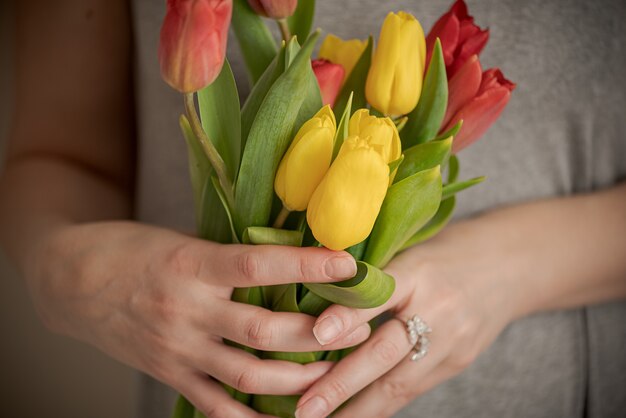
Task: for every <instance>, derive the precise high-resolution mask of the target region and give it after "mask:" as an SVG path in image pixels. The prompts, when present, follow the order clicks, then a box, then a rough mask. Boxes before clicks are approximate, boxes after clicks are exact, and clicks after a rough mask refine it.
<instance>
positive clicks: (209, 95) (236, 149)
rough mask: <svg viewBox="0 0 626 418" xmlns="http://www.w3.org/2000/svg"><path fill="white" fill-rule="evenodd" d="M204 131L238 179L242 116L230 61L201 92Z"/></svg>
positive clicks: (232, 174) (231, 172) (232, 177)
mask: <svg viewBox="0 0 626 418" xmlns="http://www.w3.org/2000/svg"><path fill="white" fill-rule="evenodd" d="M198 107H199V109H200V119H201V120H202V128H203V129H204V132H206V134H207V135H208V137H209V138H210V139H211V142H213V144H214V145H215V148H216V149H217V152H219V154H220V155H221V157H222V159H223V160H224V164H226V169H227V170H228V174H230V178H231V179H234V178H235V176H236V175H237V169H238V168H239V156H240V155H241V114H240V111H239V94H238V93H237V85H236V84H235V77H234V76H233V72H232V70H231V68H230V64H229V63H228V61H227V60H226V61H224V65H223V66H222V71H221V72H220V75H219V76H218V77H217V78H216V79H215V81H214V82H213V83H211V84H209V85H208V86H207V87H205V88H203V89H202V90H200V91H199V92H198Z"/></svg>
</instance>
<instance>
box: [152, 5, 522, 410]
mask: <svg viewBox="0 0 626 418" xmlns="http://www.w3.org/2000/svg"><path fill="white" fill-rule="evenodd" d="M314 7H315V1H314V0H300V1H299V2H298V1H297V0H248V1H246V0H168V2H167V15H166V17H165V21H164V23H163V27H162V31H161V43H160V47H159V60H160V64H161V71H162V74H163V77H164V79H165V80H166V81H167V83H168V84H170V85H171V86H172V87H174V88H175V89H177V90H179V91H180V92H182V93H183V95H184V106H185V114H184V115H182V116H181V117H180V126H181V128H182V131H183V134H184V137H185V139H186V142H187V145H188V150H189V162H190V172H191V181H192V185H193V191H194V197H195V209H196V218H197V232H198V235H199V236H200V237H202V238H205V239H209V240H213V241H218V242H222V243H245V244H255V245H263V244H273V245H292V246H324V247H327V248H329V249H331V250H346V251H348V252H349V253H350V254H351V255H352V256H353V257H354V258H355V259H356V260H357V266H358V268H357V274H356V276H355V277H353V278H351V279H349V280H346V281H343V282H339V283H331V284H299V283H293V284H289V285H281V286H266V287H257V288H245V289H235V291H234V293H233V296H232V298H233V299H234V300H236V301H239V302H243V303H249V304H254V305H258V306H263V307H265V308H268V309H271V310H274V311H287V312H302V313H306V314H310V315H319V314H320V313H321V312H322V311H323V310H324V309H325V308H327V307H328V306H329V305H330V304H333V303H336V304H342V305H345V306H350V307H355V308H371V307H375V306H380V305H381V304H383V303H385V302H386V301H387V300H388V298H389V297H390V296H391V294H392V293H393V291H394V279H393V278H392V277H390V276H389V275H387V274H386V273H384V272H383V271H382V268H383V267H385V265H386V264H387V263H388V262H389V260H391V259H392V258H393V257H394V255H395V254H397V253H398V252H399V251H402V250H403V249H405V248H407V247H409V246H412V245H415V244H418V243H420V242H423V241H425V240H427V239H429V238H430V237H432V236H433V235H435V234H436V233H437V232H439V231H440V230H441V229H442V228H443V227H444V226H445V225H446V223H447V222H448V221H449V219H450V218H451V215H452V212H453V209H454V206H455V194H456V193H458V192H460V191H461V190H464V189H466V188H468V187H470V186H473V185H475V184H478V183H480V182H481V181H482V180H483V178H482V177H481V178H474V179H470V180H465V181H457V175H458V173H459V163H458V159H457V158H456V156H455V155H456V153H457V152H458V151H460V150H461V149H463V148H464V147H466V146H468V145H469V144H471V143H472V142H473V141H475V140H476V139H477V138H478V137H480V136H481V135H482V134H483V133H484V132H485V130H486V129H487V128H488V127H489V126H490V125H491V124H492V123H493V122H494V121H495V120H496V119H497V117H498V116H499V115H500V113H501V112H502V110H503V109H504V107H505V105H506V104H507V102H508V100H509V97H510V94H511V91H512V90H513V88H514V87H515V86H514V84H512V83H511V82H509V81H507V80H506V79H505V78H504V77H503V76H502V73H501V72H500V71H499V70H497V69H490V70H487V71H484V72H483V71H482V69H481V66H480V63H479V61H478V58H477V55H478V54H479V53H480V51H481V50H482V49H483V47H484V46H485V44H486V42H487V39H488V35H489V34H488V31H486V30H481V29H480V28H479V27H478V26H476V25H475V24H474V21H473V18H472V17H471V16H469V14H468V12H467V7H466V5H465V3H464V2H463V1H462V0H458V1H457V2H456V3H454V5H453V6H452V8H451V9H450V11H449V12H448V13H446V14H445V15H444V16H442V17H441V18H440V19H439V21H437V23H436V24H435V25H434V27H433V29H432V31H431V32H430V34H429V35H428V36H426V37H425V36H424V32H423V30H422V27H421V26H420V23H419V22H418V20H417V19H416V18H415V17H413V16H412V15H411V14H409V13H405V12H399V13H389V14H388V15H387V17H386V18H385V20H384V23H383V25H382V29H381V31H380V36H379V37H378V40H377V43H376V46H375V45H374V40H373V38H372V37H370V38H369V39H367V40H357V39H354V40H347V41H344V40H342V39H339V38H338V37H336V36H333V35H328V36H327V37H326V38H325V39H324V41H323V42H322V44H321V47H320V52H319V58H318V59H315V60H311V54H312V52H313V50H314V47H315V44H316V42H317V41H318V38H319V35H320V32H319V30H318V31H314V32H313V33H310V30H311V27H312V18H313V15H314ZM267 18H269V19H267ZM271 19H273V20H275V21H276V22H277V24H278V26H279V28H280V32H281V34H282V38H283V39H282V41H280V42H277V41H276V40H275V39H274V37H273V36H272V34H271V32H270V31H269V29H268V27H267V24H268V23H269V22H271ZM231 23H232V28H233V30H234V33H235V35H236V37H237V40H238V42H239V46H240V48H241V52H242V55H243V58H244V61H245V64H246V67H247V70H248V75H249V81H250V83H251V85H252V89H251V92H250V94H249V96H248V97H247V99H246V100H245V103H244V104H243V106H240V103H239V95H238V90H237V85H236V82H235V79H234V77H233V73H232V71H231V68H230V66H229V64H228V62H227V61H226V60H225V58H224V57H225V50H226V40H227V33H228V29H229V26H231ZM196 97H197V103H196ZM442 168H445V169H446V172H447V173H446V174H447V175H446V178H445V180H444V179H442ZM232 344H233V345H236V344H235V343H232ZM241 348H242V349H244V350H247V351H249V352H251V353H253V354H255V355H257V356H260V357H262V358H269V359H281V360H289V361H295V362H300V363H308V362H314V361H318V360H338V359H341V358H342V357H343V356H345V355H346V354H347V352H348V351H349V350H341V351H332V352H311V353H279V352H259V351H258V350H253V349H251V348H248V347H241ZM227 389H228V390H229V391H230V392H231V394H232V395H233V396H234V397H236V398H237V399H238V400H240V401H241V402H244V403H246V404H248V405H250V406H251V407H252V408H254V409H256V410H257V411H260V412H263V413H268V414H272V415H277V416H281V417H283V416H284V417H290V416H293V412H294V410H295V404H296V402H297V397H294V396H268V395H248V394H245V393H241V392H238V391H237V390H235V389H234V388H227ZM194 414H197V415H194ZM198 415H200V414H199V412H196V411H195V410H194V408H193V406H192V405H191V404H189V403H188V402H187V401H186V400H185V399H184V398H182V397H181V398H180V399H179V402H178V404H177V406H176V409H175V412H174V416H175V417H192V416H196V417H197V416H198Z"/></svg>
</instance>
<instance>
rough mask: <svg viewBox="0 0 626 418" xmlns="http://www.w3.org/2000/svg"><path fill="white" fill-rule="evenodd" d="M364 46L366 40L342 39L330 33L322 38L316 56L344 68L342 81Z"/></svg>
mask: <svg viewBox="0 0 626 418" xmlns="http://www.w3.org/2000/svg"><path fill="white" fill-rule="evenodd" d="M366 46H367V41H362V40H360V39H350V40H347V41H344V40H343V39H341V38H339V37H337V36H335V35H332V34H331V35H328V36H326V38H324V42H322V46H321V47H320V53H319V54H318V56H319V58H322V59H325V60H328V61H330V62H332V63H333V64H339V65H341V66H342V67H343V69H344V70H345V75H344V76H343V82H345V81H346V79H347V78H348V76H349V75H350V73H351V72H352V70H353V69H354V66H355V65H356V63H357V61H358V60H359V58H360V57H361V54H363V51H364V50H365V47H366Z"/></svg>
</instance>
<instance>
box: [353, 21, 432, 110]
mask: <svg viewBox="0 0 626 418" xmlns="http://www.w3.org/2000/svg"><path fill="white" fill-rule="evenodd" d="M425 65H426V40H425V38H424V31H423V30H422V26H421V25H420V23H419V22H418V21H417V19H415V17H413V16H412V15H411V14H409V13H405V12H399V13H398V14H395V13H389V14H388V15H387V17H386V18H385V22H384V23H383V27H382V29H381V30H380V37H379V39H378V45H377V47H376V51H375V52H374V57H373V58H372V65H371V67H370V70H369V73H368V75H367V82H366V84H365V96H366V97H367V101H368V102H369V103H370V104H371V105H372V106H374V108H376V109H378V110H380V111H381V112H382V113H384V114H385V115H394V116H399V115H405V114H407V113H409V112H411V111H412V110H413V109H414V108H415V106H416V105H417V101H418V100H419V97H420V94H421V92H422V80H423V77H424V66H425Z"/></svg>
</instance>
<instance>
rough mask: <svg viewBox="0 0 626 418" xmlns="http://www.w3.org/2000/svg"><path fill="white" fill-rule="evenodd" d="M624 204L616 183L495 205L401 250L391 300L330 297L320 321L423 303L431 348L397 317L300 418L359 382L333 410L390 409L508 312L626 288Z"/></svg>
mask: <svg viewBox="0 0 626 418" xmlns="http://www.w3.org/2000/svg"><path fill="white" fill-rule="evenodd" d="M624 214H626V184H620V185H617V186H615V187H612V188H609V189H606V190H602V191H599V192H595V193H590V194H586V195H577V196H573V197H564V198H558V199H549V200H542V201H537V202H531V203H527V204H520V205H516V206H511V207H508V208H502V209H499V210H494V211H492V212H489V213H487V214H485V215H483V216H480V217H477V218H475V219H472V220H468V221H463V222H460V223H457V224H455V225H452V226H450V227H448V228H446V230H445V231H443V232H442V233H441V234H440V235H438V236H437V237H436V238H434V239H433V240H431V241H429V242H427V243H425V244H422V245H419V246H417V247H415V248H412V249H410V250H408V251H406V252H404V253H402V254H401V255H400V256H399V257H397V258H396V259H394V260H393V261H392V262H391V263H390V264H389V266H388V267H387V271H388V272H389V273H390V274H392V275H393V276H394V277H395V278H396V283H397V288H396V291H395V293H394V295H393V296H392V298H391V300H390V301H389V302H388V303H387V304H385V305H384V306H382V307H380V308H377V309H369V310H355V309H348V308H345V307H342V306H337V305H333V306H331V307H329V308H328V309H327V310H326V311H325V312H323V313H322V315H320V317H319V318H318V320H317V322H316V325H315V328H314V332H315V335H316V336H317V338H318V340H320V341H322V342H324V343H329V344H333V343H334V341H337V340H338V339H342V338H344V336H345V335H347V334H349V333H350V332H352V331H353V330H354V329H355V328H356V327H358V326H360V325H361V324H363V323H365V321H368V320H369V319H371V318H373V317H374V316H376V315H378V314H380V313H382V312H383V311H386V310H390V311H391V314H392V315H394V316H395V317H397V318H400V319H401V320H402V321H405V320H406V319H408V318H410V317H412V316H413V315H415V314H417V315H419V316H420V317H421V318H422V319H423V320H424V321H425V322H426V323H427V324H428V325H429V326H430V327H431V328H432V333H431V334H429V335H428V338H429V339H430V341H431V344H430V348H429V351H428V354H427V355H426V356H425V357H424V358H422V359H421V360H419V361H418V362H412V361H410V360H409V355H410V352H411V349H412V347H411V345H410V344H409V341H408V338H407V334H406V329H405V327H404V325H403V324H402V322H401V321H396V320H392V321H389V322H387V323H385V324H384V325H382V326H381V327H380V328H379V329H378V330H377V331H376V332H375V333H374V334H373V336H372V338H370V339H369V340H368V341H367V342H366V343H365V344H363V345H362V346H361V347H360V348H358V349H357V350H356V351H354V352H353V353H352V354H351V355H349V356H348V357H346V358H345V359H344V360H342V361H340V362H339V363H338V364H337V365H336V366H335V367H334V368H333V369H332V370H331V371H330V372H329V373H328V374H326V375H325V376H324V377H322V378H321V379H320V380H318V381H317V382H316V383H315V384H314V385H313V386H312V387H311V388H310V389H309V390H308V391H307V392H306V393H305V394H304V395H303V396H302V398H301V399H300V401H299V403H298V406H299V409H298V414H297V415H298V418H308V417H321V416H325V415H328V414H329V413H331V412H332V411H333V410H335V409H336V408H337V407H339V405H341V404H342V403H343V402H345V401H346V400H347V399H348V398H350V397H351V396H353V395H355V394H356V393H357V392H359V391H361V392H360V393H359V394H358V395H357V396H356V397H355V398H354V399H353V400H351V401H350V403H348V405H347V406H346V407H345V408H344V409H342V410H341V411H339V412H338V413H337V414H336V416H337V417H355V416H358V417H364V418H367V417H385V416H389V415H392V414H393V413H394V412H395V411H397V410H398V409H400V408H402V407H403V406H404V405H405V404H407V403H408V402H410V401H411V400H412V399H413V398H415V397H417V396H418V395H419V394H421V393H423V392H425V391H427V390H429V389H431V388H432V387H434V386H436V385H438V384H439V383H441V382H443V381H444V380H446V379H448V378H450V377H451V376H454V375H455V374H458V373H459V372H460V371H462V370H463V369H465V368H466V367H467V366H468V365H470V364H471V363H472V361H473V360H474V359H475V358H476V357H477V356H478V355H479V354H480V353H481V352H482V351H483V350H485V348H486V347H487V346H488V345H489V344H490V343H491V342H492V341H493V340H494V339H495V338H496V337H497V335H498V334H499V333H500V331H501V330H502V329H503V328H504V327H505V326H506V325H507V324H508V323H509V322H511V321H512V320H514V319H516V318H519V317H522V316H524V315H528V314H530V313H534V312H540V311H547V310H553V309H568V308H573V307H579V306H584V305H589V304H592V303H599V302H607V301H611V300H616V299H621V298H624V297H626V280H625V278H626V258H624V257H623V254H622V253H620V252H619V251H616V249H617V248H625V247H626V235H625V234H623V233H621V231H623V230H624V229H625V228H626V216H625V215H624ZM590 243H593V244H592V245H590ZM333 328H334V331H335V332H334V333H333V332H331V330H333ZM333 334H334V335H333ZM521 349H522V348H520V350H521ZM363 389H364V390H363Z"/></svg>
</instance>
